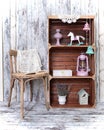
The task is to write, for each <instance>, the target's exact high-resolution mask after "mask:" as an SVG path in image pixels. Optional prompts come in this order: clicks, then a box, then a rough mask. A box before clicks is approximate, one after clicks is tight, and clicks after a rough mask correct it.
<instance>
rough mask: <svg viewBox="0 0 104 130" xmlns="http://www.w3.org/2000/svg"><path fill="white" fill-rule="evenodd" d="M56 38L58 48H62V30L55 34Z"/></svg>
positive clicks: (57, 30)
mask: <svg viewBox="0 0 104 130" xmlns="http://www.w3.org/2000/svg"><path fill="white" fill-rule="evenodd" d="M54 38H55V39H56V46H60V39H61V38H62V34H61V33H60V29H56V33H55V34H54Z"/></svg>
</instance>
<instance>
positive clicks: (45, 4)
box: [3, 0, 104, 101]
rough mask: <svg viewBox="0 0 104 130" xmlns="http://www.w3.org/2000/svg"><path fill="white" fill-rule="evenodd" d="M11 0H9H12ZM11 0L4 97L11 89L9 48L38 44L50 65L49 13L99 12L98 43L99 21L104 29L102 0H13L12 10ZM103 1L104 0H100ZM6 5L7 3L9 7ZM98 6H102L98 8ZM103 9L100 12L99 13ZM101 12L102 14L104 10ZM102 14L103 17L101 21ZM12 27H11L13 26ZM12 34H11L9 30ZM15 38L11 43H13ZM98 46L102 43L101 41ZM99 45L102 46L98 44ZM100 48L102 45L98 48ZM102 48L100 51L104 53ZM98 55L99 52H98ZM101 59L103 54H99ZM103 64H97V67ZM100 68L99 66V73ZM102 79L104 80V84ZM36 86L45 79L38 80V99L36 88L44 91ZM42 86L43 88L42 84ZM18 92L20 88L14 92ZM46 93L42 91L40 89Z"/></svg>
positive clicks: (5, 37)
mask: <svg viewBox="0 0 104 130" xmlns="http://www.w3.org/2000/svg"><path fill="white" fill-rule="evenodd" d="M8 1H9V0H8ZM8 3H9V2H7V4H6V6H7V8H6V10H7V11H8V13H7V14H6V15H5V19H4V20H3V44H4V45H3V49H4V64H3V67H4V68H5V69H4V75H5V78H4V98H6V99H7V95H8V94H7V93H8V89H9V81H10V79H9V78H10V77H9V65H8V63H9V58H8V51H9V49H10V48H16V49H20V50H23V49H28V48H34V47H36V48H37V49H38V50H39V53H40V56H41V58H42V63H43V65H44V68H47V39H48V35H47V16H48V15H59V14H79V15H87V14H89V15H90V14H94V15H96V16H97V20H96V21H95V22H96V23H95V28H96V31H97V33H96V34H95V37H96V42H97V43H98V34H99V30H98V24H100V32H101V29H102V30H103V22H101V21H103V18H102V17H103V14H102V13H103V10H104V9H103V7H101V8H100V7H99V8H97V7H98V0H97V1H95V0H79V1H78V0H57V1H56V0H45V1H44V0H31V1H30V0H11V3H9V4H10V5H11V7H10V8H11V13H10V10H9V9H10V8H9V5H8ZM99 3H100V4H101V5H102V1H99ZM6 6H5V7H6ZM98 9H99V10H100V11H99V12H98ZM98 13H99V14H98ZM100 13H101V14H100ZM98 18H99V21H98ZM10 28H11V29H10ZM7 32H8V33H9V35H10V36H9V35H7V34H8V33H7ZM100 40H101V41H102V42H99V43H100V47H101V48H102V44H103V38H100ZM10 41H11V43H10ZM97 46H98V44H97ZM98 48H99V46H98ZM97 50H98V49H97ZM102 53H103V50H102V52H101V51H100V55H102ZM97 57H98V52H97ZM98 59H99V58H98ZM101 66H103V62H101V58H100V69H101V70H102V69H103V68H102V67H101ZM98 67H99V66H98V65H97V68H98ZM98 74H99V71H98V69H97V76H99V75H98ZM98 81H99V77H98V79H97V98H98V97H99V94H98V93H99V83H98ZM102 83H103V82H102V80H100V84H102ZM36 86H38V87H40V86H42V82H41V81H37V82H36V85H35V84H34V91H33V93H34V99H36V96H37V94H36V92H37V91H40V90H39V89H38V88H37V87H36ZM41 89H42V88H41ZM102 90H103V86H102V85H101V89H100V93H101V94H100V98H101V99H102V101H104V94H103V91H102ZM26 91H27V92H26V95H25V99H28V96H27V95H28V89H26ZM14 93H16V92H14ZM39 94H40V95H43V93H42V91H41V92H39ZM17 97H18V98H19V97H20V96H19V89H18V90H17Z"/></svg>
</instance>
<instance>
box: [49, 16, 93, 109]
mask: <svg viewBox="0 0 104 130" xmlns="http://www.w3.org/2000/svg"><path fill="white" fill-rule="evenodd" d="M86 21H87V22H88V24H89V26H90V31H88V32H86V31H84V30H83V27H84V25H85V23H86ZM56 29H60V30H61V34H62V36H63V37H62V39H61V40H60V44H61V45H60V46H56V39H55V38H54V37H53V36H54V34H55V33H56ZM69 32H73V33H74V34H75V35H81V36H83V37H85V41H83V40H81V42H84V44H83V45H79V46H78V45H77V41H76V42H74V43H73V45H71V46H68V44H69V43H70V38H69V37H68V36H67V35H68V33H69ZM48 37H49V39H48V50H49V55H48V60H49V75H50V76H49V77H50V78H49V93H48V94H49V104H50V107H56V108H59V107H62V108H69V107H81V108H86V107H90V108H91V107H94V106H95V75H96V74H95V60H96V58H95V53H96V52H95V50H96V46H95V43H94V42H95V41H94V16H81V17H80V18H79V19H78V20H77V22H75V23H71V24H68V23H63V22H62V20H61V19H59V18H58V16H49V17H48ZM89 45H90V46H92V48H93V50H94V54H92V55H88V54H86V55H87V56H88V62H89V68H90V71H89V73H88V76H77V73H76V66H77V57H78V56H79V55H80V54H81V53H82V52H86V51H87V48H88V46H89ZM53 70H72V76H54V75H53ZM59 83H60V84H61V83H64V84H69V86H70V84H71V88H70V90H69V94H68V95H67V100H66V103H65V104H64V105H60V104H59V102H58V93H57V84H59ZM81 89H84V90H85V91H86V92H87V93H88V95H89V97H88V104H86V105H83V104H82V105H81V104H80V103H79V96H78V92H79V91H80V90H81Z"/></svg>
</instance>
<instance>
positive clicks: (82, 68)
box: [77, 53, 89, 76]
mask: <svg viewBox="0 0 104 130" xmlns="http://www.w3.org/2000/svg"><path fill="white" fill-rule="evenodd" d="M88 71H89V66H88V57H87V56H86V55H84V54H83V53H81V55H79V56H78V58H77V76H88Z"/></svg>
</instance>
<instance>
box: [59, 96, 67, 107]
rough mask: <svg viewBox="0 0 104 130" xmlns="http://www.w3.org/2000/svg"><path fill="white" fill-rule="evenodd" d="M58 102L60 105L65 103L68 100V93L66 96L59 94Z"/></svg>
mask: <svg viewBox="0 0 104 130" xmlns="http://www.w3.org/2000/svg"><path fill="white" fill-rule="evenodd" d="M58 102H59V104H60V105H64V104H65V102H66V95H65V96H60V95H58Z"/></svg>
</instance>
